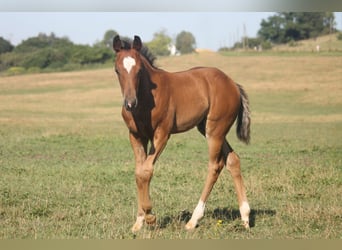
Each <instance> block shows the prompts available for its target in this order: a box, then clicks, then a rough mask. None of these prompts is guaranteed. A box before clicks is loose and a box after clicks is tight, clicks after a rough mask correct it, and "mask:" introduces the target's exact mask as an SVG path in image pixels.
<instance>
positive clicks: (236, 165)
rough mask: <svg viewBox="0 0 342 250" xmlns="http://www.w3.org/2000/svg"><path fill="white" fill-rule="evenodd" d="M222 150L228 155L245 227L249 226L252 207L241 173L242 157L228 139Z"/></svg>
mask: <svg viewBox="0 0 342 250" xmlns="http://www.w3.org/2000/svg"><path fill="white" fill-rule="evenodd" d="M222 150H223V152H224V155H225V157H226V167H227V169H228V170H229V172H230V174H231V176H232V178H233V181H234V186H235V191H236V194H237V198H238V202H239V208H240V214H241V219H242V222H243V225H244V227H245V228H249V213H250V207H249V204H248V201H247V195H246V189H245V186H244V183H243V178H242V175H241V166H240V159H239V157H238V155H237V154H236V153H235V152H234V151H233V149H232V148H231V147H230V145H229V144H228V142H227V141H225V142H224V144H223V147H222Z"/></svg>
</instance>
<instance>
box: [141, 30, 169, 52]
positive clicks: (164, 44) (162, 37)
mask: <svg viewBox="0 0 342 250" xmlns="http://www.w3.org/2000/svg"><path fill="white" fill-rule="evenodd" d="M171 41H172V39H171V38H170V37H169V36H168V35H167V34H166V31H165V30H162V31H159V32H156V33H154V35H153V40H152V41H151V42H148V43H146V45H147V47H148V48H149V50H150V51H151V53H152V54H153V55H156V56H168V55H170V50H169V45H170V43H171Z"/></svg>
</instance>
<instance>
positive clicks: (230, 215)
mask: <svg viewBox="0 0 342 250" xmlns="http://www.w3.org/2000/svg"><path fill="white" fill-rule="evenodd" d="M276 214H277V212H276V211H275V210H271V209H251V213H250V214H249V226H250V227H254V226H255V221H256V220H257V217H258V216H269V217H270V216H275V215H276ZM207 216H211V217H212V218H214V219H217V220H224V221H234V220H239V219H241V216H240V211H239V210H237V209H229V208H216V209H214V211H208V213H207Z"/></svg>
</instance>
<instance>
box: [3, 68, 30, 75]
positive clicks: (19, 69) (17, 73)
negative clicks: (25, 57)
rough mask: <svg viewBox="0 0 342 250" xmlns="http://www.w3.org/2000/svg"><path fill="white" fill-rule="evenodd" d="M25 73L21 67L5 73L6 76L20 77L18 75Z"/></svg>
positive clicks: (10, 69)
mask: <svg viewBox="0 0 342 250" xmlns="http://www.w3.org/2000/svg"><path fill="white" fill-rule="evenodd" d="M25 72H26V69H25V68H23V67H11V68H9V69H8V70H7V71H6V73H7V74H8V75H20V74H24V73H25Z"/></svg>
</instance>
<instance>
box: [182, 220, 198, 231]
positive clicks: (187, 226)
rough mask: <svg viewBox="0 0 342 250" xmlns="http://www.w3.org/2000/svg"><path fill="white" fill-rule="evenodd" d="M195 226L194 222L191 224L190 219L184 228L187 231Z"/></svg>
mask: <svg viewBox="0 0 342 250" xmlns="http://www.w3.org/2000/svg"><path fill="white" fill-rule="evenodd" d="M195 228H196V224H193V223H192V222H191V221H189V222H188V223H186V225H185V230H187V231H193V230H194V229H195Z"/></svg>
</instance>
